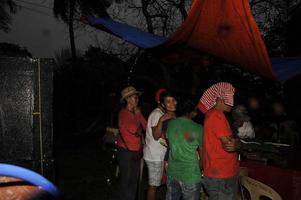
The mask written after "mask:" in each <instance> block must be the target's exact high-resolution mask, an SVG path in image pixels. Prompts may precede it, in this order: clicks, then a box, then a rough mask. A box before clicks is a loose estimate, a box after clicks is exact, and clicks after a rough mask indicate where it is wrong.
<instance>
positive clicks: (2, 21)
mask: <svg viewBox="0 0 301 200" xmlns="http://www.w3.org/2000/svg"><path fill="white" fill-rule="evenodd" d="M16 8H17V5H16V4H15V3H14V2H13V1H12V0H5V1H4V0H1V1H0V30H2V31H4V32H8V31H9V30H10V27H9V26H10V23H11V14H14V13H16V11H17V9H16Z"/></svg>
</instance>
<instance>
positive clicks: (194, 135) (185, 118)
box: [166, 100, 202, 200]
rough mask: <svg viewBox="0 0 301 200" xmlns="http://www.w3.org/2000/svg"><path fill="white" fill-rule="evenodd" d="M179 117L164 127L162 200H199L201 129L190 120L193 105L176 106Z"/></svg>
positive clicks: (193, 113)
mask: <svg viewBox="0 0 301 200" xmlns="http://www.w3.org/2000/svg"><path fill="white" fill-rule="evenodd" d="M179 105H180V106H179V107H180V112H181V113H182V116H181V117H179V118H176V119H174V120H171V121H170V122H169V124H168V128H167V139H168V143H169V148H170V152H169V154H170V155H169V160H168V170H167V176H168V178H167V194H166V200H179V199H180V198H181V197H182V199H183V200H199V199H200V192H201V168H202V164H201V151H202V126H201V125H200V124H197V123H196V122H194V121H192V119H193V118H194V117H195V116H196V115H197V113H196V110H195V104H193V103H192V102H191V101H190V100H185V101H184V102H183V104H182V105H181V104H179Z"/></svg>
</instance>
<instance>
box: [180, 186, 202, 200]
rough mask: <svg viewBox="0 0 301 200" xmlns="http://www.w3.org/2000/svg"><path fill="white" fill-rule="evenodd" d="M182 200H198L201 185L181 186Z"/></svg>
mask: <svg viewBox="0 0 301 200" xmlns="http://www.w3.org/2000/svg"><path fill="white" fill-rule="evenodd" d="M182 194H183V200H199V199H200V194H201V183H196V184H186V183H183V184H182Z"/></svg>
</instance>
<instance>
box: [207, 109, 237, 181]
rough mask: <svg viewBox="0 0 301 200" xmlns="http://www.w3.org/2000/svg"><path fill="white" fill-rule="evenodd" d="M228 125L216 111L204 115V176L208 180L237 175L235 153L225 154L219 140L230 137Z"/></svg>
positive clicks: (219, 112) (230, 132) (220, 113)
mask: <svg viewBox="0 0 301 200" xmlns="http://www.w3.org/2000/svg"><path fill="white" fill-rule="evenodd" d="M231 135H232V131H231V128H230V125H229V123H228V121H227V119H226V117H225V115H224V113H223V112H221V111H218V110H216V109H212V110H209V111H208V112H207V113H206V116H205V121H204V136H203V137H204V138H203V167H204V175H205V176H207V177H210V178H230V177H233V176H236V175H238V169H239V162H238V159H237V153H236V152H232V153H229V152H226V151H225V150H224V149H223V147H222V142H221V140H220V138H221V137H222V136H231Z"/></svg>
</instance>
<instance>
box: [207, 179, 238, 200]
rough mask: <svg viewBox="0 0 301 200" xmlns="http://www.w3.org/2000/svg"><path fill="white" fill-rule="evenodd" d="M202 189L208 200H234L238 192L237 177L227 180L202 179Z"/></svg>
mask: <svg viewBox="0 0 301 200" xmlns="http://www.w3.org/2000/svg"><path fill="white" fill-rule="evenodd" d="M203 183H204V187H205V190H206V192H207V193H208V196H209V200H236V199H237V192H238V177H232V178H229V179H221V178H208V177H204V181H203Z"/></svg>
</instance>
